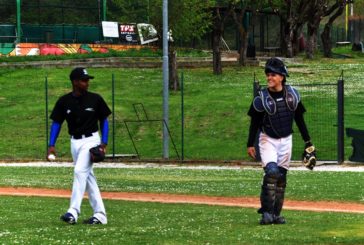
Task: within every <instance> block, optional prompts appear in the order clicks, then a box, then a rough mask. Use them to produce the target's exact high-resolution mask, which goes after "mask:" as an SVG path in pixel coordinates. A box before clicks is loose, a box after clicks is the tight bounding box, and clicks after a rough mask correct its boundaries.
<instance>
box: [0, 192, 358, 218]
mask: <svg viewBox="0 0 364 245" xmlns="http://www.w3.org/2000/svg"><path fill="white" fill-rule="evenodd" d="M0 195H2V196H33V197H60V198H69V197H70V195H71V191H70V190H65V189H46V188H28V187H0ZM102 197H103V198H104V199H109V200H123V201H137V202H158V203H180V204H204V205H217V206H231V207H244V208H259V207H260V201H259V198H257V197H214V196H197V195H180V194H165V193H135V192H102ZM284 209H286V210H303V211H314V212H343V213H364V204H358V203H348V202H328V201H318V202H311V201H294V200H286V201H285V203H284Z"/></svg>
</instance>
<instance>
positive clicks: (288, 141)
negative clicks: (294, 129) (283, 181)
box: [259, 132, 292, 170]
mask: <svg viewBox="0 0 364 245" xmlns="http://www.w3.org/2000/svg"><path fill="white" fill-rule="evenodd" d="M259 151H260V158H261V161H262V166H263V168H264V167H265V166H267V164H268V163H270V162H275V163H277V165H278V167H282V168H285V169H287V170H288V169H289V163H290V161H291V156H292V134H291V135H289V136H287V137H284V138H280V139H275V138H271V137H269V136H268V135H266V134H265V133H263V132H261V133H260V135H259Z"/></svg>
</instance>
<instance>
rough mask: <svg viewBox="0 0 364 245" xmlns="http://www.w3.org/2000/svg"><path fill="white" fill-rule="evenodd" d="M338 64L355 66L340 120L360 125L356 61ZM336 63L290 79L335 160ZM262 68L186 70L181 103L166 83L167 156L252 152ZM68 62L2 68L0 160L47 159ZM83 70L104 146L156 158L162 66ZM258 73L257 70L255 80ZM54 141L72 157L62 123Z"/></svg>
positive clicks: (323, 152)
mask: <svg viewBox="0 0 364 245" xmlns="http://www.w3.org/2000/svg"><path fill="white" fill-rule="evenodd" d="M342 66H344V68H346V69H348V68H350V69H351V70H353V71H354V72H353V73H350V74H349V73H348V72H347V74H346V78H345V83H344V84H345V106H344V112H345V114H344V115H345V127H351V128H356V129H364V123H362V120H361V117H362V115H361V111H362V110H361V100H362V99H363V98H362V97H363V95H362V91H363V88H362V86H361V83H360V79H361V77H360V70H361V69H362V68H361V67H362V66H360V65H359V64H358V65H346V66H345V65H342ZM339 67H340V66H335V65H333V68H332V69H330V70H329V71H326V74H328V75H326V77H318V76H317V77H316V79H315V80H314V79H311V78H310V77H309V76H303V77H301V78H300V79H296V81H294V79H292V81H291V79H289V83H290V84H292V85H293V86H295V87H297V89H298V90H299V91H300V94H301V97H302V101H303V103H304V105H305V107H306V109H307V112H306V113H305V120H306V124H307V126H308V129H309V132H310V135H311V137H312V140H313V143H314V144H315V145H316V147H317V150H318V157H319V159H321V160H328V161H329V160H331V161H337V160H338V142H339V139H338V130H337V129H338V128H337V127H338V119H337V115H338V109H337V108H338V107H337V105H338V102H337V81H338V79H339V76H340V69H339ZM260 69H261V68H251V69H238V70H234V69H232V68H231V69H228V70H227V71H226V73H225V74H224V75H223V76H214V75H213V74H212V73H211V72H210V70H208V69H192V70H184V71H183V73H184V79H183V88H184V90H183V91H184V93H183V98H184V100H183V103H182V96H181V95H182V94H181V91H177V92H173V91H171V92H170V98H169V110H170V113H169V114H170V116H169V122H168V126H169V130H170V148H169V152H170V158H171V159H176V160H177V159H181V157H182V156H183V158H184V159H185V160H222V161H224V160H242V161H248V160H250V159H249V158H248V156H247V154H246V141H247V137H248V131H249V124H250V118H249V117H248V116H247V112H248V109H249V106H250V103H251V101H252V99H253V81H254V72H255V71H257V72H259V74H260V73H261V70H260ZM312 69H316V67H315V68H312ZM69 70H70V69H64V68H58V69H57V68H55V69H17V70H11V69H1V70H0V72H1V76H0V88H1V91H3V93H2V95H1V96H0V110H1V113H0V118H1V120H0V125H1V128H2V130H1V131H0V145H1V149H2V151H1V153H0V160H18V161H23V160H42V159H45V155H46V150H47V142H48V139H47V138H48V134H49V130H48V129H49V125H50V121H49V120H47V118H48V117H49V115H50V112H51V110H52V109H53V106H54V104H55V102H56V100H57V99H58V98H59V97H60V96H61V95H63V94H65V93H67V92H69V91H71V84H70V81H69V80H68V74H69ZM293 70H294V69H293ZM361 72H362V71H361ZM89 73H90V74H92V75H95V77H96V78H95V79H94V80H92V81H91V84H90V90H91V91H96V92H98V93H100V94H101V95H102V96H103V97H104V98H105V100H106V102H107V103H108V105H109V107H110V108H111V109H112V111H113V114H112V115H111V116H110V118H109V120H110V135H109V146H108V154H111V155H114V156H120V155H127V156H130V155H137V156H139V158H140V159H145V160H146V159H162V155H163V154H162V153H163V149H162V126H163V121H162V118H163V117H162V115H163V111H162V108H163V107H162V72H161V71H160V70H159V69H115V68H102V69H101V68H93V69H92V68H91V69H89ZM316 74H319V73H316ZM293 77H294V75H293ZM264 79H265V78H264V76H261V77H260V80H261V81H263V80H264ZM180 82H182V80H181V81H180ZM47 102H48V103H47ZM182 115H183V118H182ZM182 119H183V120H182ZM182 125H183V128H182ZM293 138H294V140H293V142H294V143H293V145H294V149H293V159H295V160H299V159H300V158H301V154H302V150H303V141H302V139H301V136H300V134H299V131H298V129H297V128H295V129H294V137H293ZM343 143H344V148H345V157H344V160H348V159H349V156H350V154H351V152H352V148H351V139H350V138H345V142H343ZM56 149H57V153H58V159H59V160H70V159H71V156H70V149H69V135H68V133H67V125H66V123H64V125H63V126H62V130H61V134H60V136H59V137H58V140H57V144H56ZM129 154H130V155H129Z"/></svg>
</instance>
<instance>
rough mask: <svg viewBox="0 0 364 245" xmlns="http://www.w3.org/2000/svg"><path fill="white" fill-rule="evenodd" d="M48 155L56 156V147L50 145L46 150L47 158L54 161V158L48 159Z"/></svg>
mask: <svg viewBox="0 0 364 245" xmlns="http://www.w3.org/2000/svg"><path fill="white" fill-rule="evenodd" d="M50 155H53V156H56V148H55V147H54V146H50V147H49V148H48V152H47V160H48V161H54V159H49V156H50Z"/></svg>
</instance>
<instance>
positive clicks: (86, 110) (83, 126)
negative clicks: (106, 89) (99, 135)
mask: <svg viewBox="0 0 364 245" xmlns="http://www.w3.org/2000/svg"><path fill="white" fill-rule="evenodd" d="M110 114H111V111H110V109H109V107H108V106H107V104H106V102H105V101H104V99H103V98H102V97H101V96H100V95H99V94H96V93H92V92H86V93H85V94H83V95H82V96H79V97H76V96H74V95H73V93H72V92H70V93H68V94H66V95H63V96H62V97H60V98H59V99H58V101H57V103H56V105H55V107H54V109H53V111H52V114H51V116H50V118H51V119H52V120H53V121H55V122H57V123H59V124H62V123H63V121H64V120H66V121H67V124H68V133H69V134H70V135H82V134H89V133H93V132H96V131H98V130H99V127H98V123H97V122H98V121H100V120H104V119H105V118H107V117H108V116H109V115H110Z"/></svg>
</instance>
